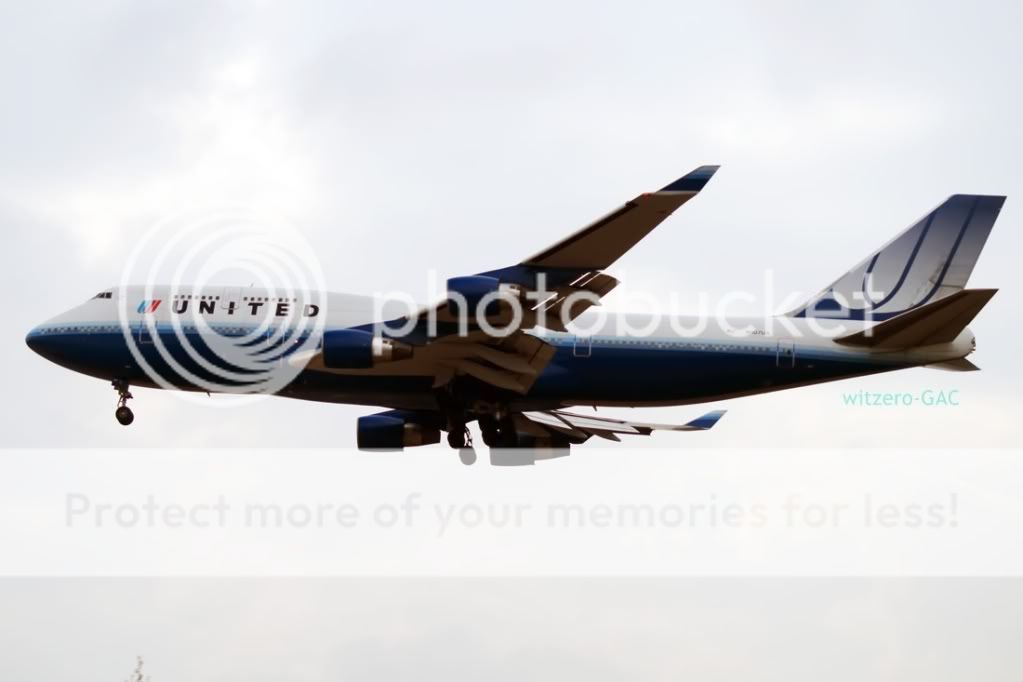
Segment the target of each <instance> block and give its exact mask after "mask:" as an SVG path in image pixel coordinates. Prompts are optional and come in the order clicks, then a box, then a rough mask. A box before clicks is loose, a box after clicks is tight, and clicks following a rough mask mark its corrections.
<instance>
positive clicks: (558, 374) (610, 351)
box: [27, 287, 974, 410]
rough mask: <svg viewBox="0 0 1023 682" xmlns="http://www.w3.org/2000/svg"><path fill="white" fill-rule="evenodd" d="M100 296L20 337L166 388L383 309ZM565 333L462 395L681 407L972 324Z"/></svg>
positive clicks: (853, 364) (332, 303)
mask: <svg viewBox="0 0 1023 682" xmlns="http://www.w3.org/2000/svg"><path fill="white" fill-rule="evenodd" d="M107 293H109V294H110V296H109V297H99V298H94V299H91V300H89V301H87V302H85V303H83V304H82V305H79V306H77V307H75V308H73V309H71V310H69V311H67V312H66V313H64V314H62V315H59V316H57V317H55V318H53V319H51V320H48V321H47V322H45V323H43V324H41V325H39V326H38V327H36V328H35V329H33V330H32V331H31V332H30V333H29V335H28V338H27V342H28V344H29V345H30V346H31V347H32V348H33V349H34V350H36V351H37V352H39V353H40V354H41V355H43V356H45V357H47V358H48V359H50V360H52V361H53V362H55V363H57V364H60V365H62V366H64V367H67V368H69V369H72V370H75V371H77V372H81V373H83V374H87V375H90V376H94V377H98V378H101V379H106V380H122V381H125V382H128V383H130V384H131V385H138V386H155V387H161V383H160V382H158V381H154V378H153V373H154V372H155V373H157V374H158V375H159V376H160V377H163V378H164V379H165V380H168V382H169V384H170V386H168V384H167V383H164V384H163V385H162V387H165V388H166V387H173V388H178V389H183V390H208V389H207V388H203V387H202V386H198V385H195V384H194V383H192V382H189V381H187V380H184V379H182V378H181V377H182V373H181V372H180V369H181V368H184V369H186V370H187V371H188V372H191V373H195V374H196V375H198V376H200V377H205V376H207V375H208V374H209V372H207V369H206V368H204V366H203V362H202V360H203V358H201V357H196V353H195V349H196V348H199V349H203V348H205V347H206V344H205V343H204V341H203V338H204V334H205V335H209V334H214V335H218V336H221V337H225V338H231V337H242V336H245V335H248V337H249V338H252V336H253V335H254V334H255V338H256V339H257V340H256V341H255V343H258V342H259V339H260V338H262V335H264V334H265V335H266V337H267V338H270V337H272V336H273V334H274V333H275V332H279V331H281V330H282V329H285V330H288V331H290V332H293V335H289V334H286V335H285V336H288V337H289V338H293V339H294V341H295V342H296V343H297V341H298V339H300V338H305V337H307V336H308V335H310V334H316V333H322V332H323V331H329V330H332V329H347V328H352V327H359V326H366V325H372V324H374V323H378V322H381V321H382V319H386V317H387V316H386V314H383V313H382V310H381V307H380V306H379V305H378V304H377V303H376V302H375V301H374V299H372V298H370V297H364V296H356V295H351V294H340V293H330V294H326V295H324V296H320V295H302V294H295V295H289V296H286V297H282V296H275V295H273V294H272V293H271V292H265V291H259V290H256V289H251V288H247V289H239V288H217V289H211V290H209V291H205V292H203V291H199V290H186V289H181V288H176V289H175V291H174V292H172V291H171V290H170V289H169V288H155V289H152V290H150V291H146V290H145V289H144V288H143V287H128V288H126V289H111V290H109V292H107ZM122 296H123V297H124V298H125V300H123V301H122V300H120V297H122ZM314 301H316V303H314ZM314 319H315V320H316V321H317V322H319V323H320V324H321V325H322V326H321V327H320V328H319V330H318V331H311V330H312V326H311V325H310V322H311V321H312V320H314ZM834 324H841V325H843V327H842V329H844V330H845V331H846V332H848V331H858V330H861V329H863V328H864V323H862V322H853V321H848V320H842V321H841V322H840V323H839V322H837V321H836V322H835V323H834ZM203 325H208V329H205V330H203V329H202V327H203ZM260 325H262V327H261V326H260ZM573 328H574V329H576V330H577V333H571V332H555V331H549V330H546V329H534V330H532V331H530V332H529V333H530V334H532V335H533V336H536V337H538V338H540V339H542V340H543V341H544V342H546V343H547V344H549V345H550V346H552V347H553V348H554V355H553V358H552V359H551V360H550V362H549V363H548V364H547V365H546V366H545V367H544V368H543V369H542V371H541V372H540V373H539V375H538V376H537V377H536V378H535V381H534V382H533V383H532V385H531V386H530V387H529V389H528V391H527V392H526V393H525V394H518V393H514V392H508V391H500V390H495V389H494V388H493V387H491V386H486V385H484V384H482V383H480V382H473V381H471V380H470V381H468V382H467V383H466V386H467V388H466V391H467V392H468V396H467V397H468V398H469V400H470V403H471V402H472V401H473V400H479V401H488V400H499V401H502V402H503V403H504V404H505V405H507V406H508V407H510V408H512V409H515V410H545V409H553V408H558V407H564V406H569V405H594V406H653V405H685V404H693V403H702V402H709V401H715V400H722V399H726V398H732V397H737V396H743V395H752V394H757V393H765V392H770V391H777V390H782V389H786V388H792V387H796V386H804V385H808V384H815V383H820V382H825V381H833V380H837V379H845V378H850V377H857V376H863V375H869V374H875V373H878V372H885V371H890V370H895V369H902V368H906V367H913V366H919V365H926V364H932V363H938V362H945V361H949V360H954V359H958V358H962V357H965V356H966V355H968V354H969V353H970V352H972V350H973V348H974V340H973V335H972V334H971V333H970V332H969V330H964V331H963V332H962V333H961V334H960V335H959V336H958V337H957V338H956V339H955V340H954V341H953V342H951V343H943V344H937V345H934V346H926V347H917V348H913V349H910V350H901V351H887V352H885V351H877V350H870V349H864V348H861V347H849V346H845V345H842V344H839V343H836V342H835V341H834V340H833V337H834V336H835V334H834V333H832V331H833V329H834V326H833V325H831V326H829V325H828V324H827V321H824V322H822V321H821V320H815V319H793V318H768V319H751V318H742V319H740V318H735V319H728V320H727V321H725V320H718V319H707V320H702V319H700V318H696V317H660V318H654V317H652V316H649V315H634V314H629V315H611V314H608V315H603V316H601V315H600V313H598V312H597V311H592V310H591V311H588V312H586V313H584V314H583V315H582V316H580V317H579V318H578V319H577V320H576V321H575V323H574V325H573ZM623 329H628V330H641V331H642V333H623V332H622V330H623ZM154 335H155V338H154ZM133 349H134V351H133ZM285 350H286V349H285ZM200 355H201V353H200ZM139 357H141V358H142V359H144V360H145V363H140V362H139ZM278 362H287V359H281V360H278ZM143 365H148V367H144V366H143ZM211 376H212V375H211ZM212 378H213V379H215V378H216V377H215V376H212ZM435 383H436V380H435V377H434V376H433V374H431V373H427V372H420V371H419V369H418V368H417V365H416V363H415V362H414V359H413V360H410V361H403V362H394V363H384V364H380V365H379V366H375V367H373V368H370V369H341V370H339V369H327V368H324V367H318V368H315V369H312V368H308V367H307V368H304V369H299V370H297V371H296V372H295V374H294V376H293V377H291V378H290V379H289V381H288V382H287V383H286V384H285V385H283V386H281V387H280V389H279V390H277V391H275V392H276V393H277V394H278V395H281V396H286V397H291V398H298V399H305V400H315V401H323V402H334V403H351V404H360V405H383V406H387V407H391V408H398V409H416V410H426V409H430V410H435V409H437V397H436V390H435ZM225 390H228V389H225Z"/></svg>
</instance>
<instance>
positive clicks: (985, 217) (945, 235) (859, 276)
mask: <svg viewBox="0 0 1023 682" xmlns="http://www.w3.org/2000/svg"><path fill="white" fill-rule="evenodd" d="M1003 203H1005V197H1004V196H984V195H977V194H953V195H952V196H950V197H949V198H948V199H946V200H945V203H943V204H941V206H938V207H937V208H936V209H934V210H933V211H931V212H930V213H928V214H927V215H926V216H924V217H923V218H921V219H920V221H919V222H917V223H916V224H915V225H913V226H912V227H910V228H909V229H908V230H906V231H905V232H903V233H902V234H900V235H899V236H897V237H896V238H895V239H893V240H892V241H890V242H888V243H887V244H885V245H884V246H882V247H881V248H880V249H878V250H877V251H876V252H875V253H873V254H872V255H870V256H869V257H868V258H867V259H866V260H864V261H863V262H862V263H860V264H859V265H857V266H856V267H855V268H853V269H852V270H850V271H849V272H847V273H846V274H844V275H842V277H840V278H839V279H838V280H836V281H835V282H834V283H832V284H831V286H829V287H828V288H827V289H825V290H824V291H822V292H821V293H819V294H818V295H817V296H815V297H813V298H811V299H810V300H809V301H808V302H807V303H806V304H805V305H803V306H802V307H800V308H798V309H796V310H794V311H792V312H791V313H789V315H791V316H793V317H826V318H832V319H841V320H863V319H872V320H886V319H888V318H890V317H894V316H895V315H900V314H902V313H905V312H907V311H910V310H913V309H915V308H919V307H920V306H922V305H926V304H927V303H930V302H933V301H938V300H941V299H943V298H945V297H947V296H950V295H951V294H954V293H956V292H957V291H962V289H963V287H965V286H966V281H967V280H968V279H969V277H970V273H971V272H973V266H974V265H975V264H976V262H977V258H978V257H979V256H980V251H981V249H983V248H984V242H986V241H987V237H988V234H990V232H991V227H992V226H993V225H994V224H995V219H996V218H997V217H998V212H999V211H1000V210H1001V208H1002V204H1003Z"/></svg>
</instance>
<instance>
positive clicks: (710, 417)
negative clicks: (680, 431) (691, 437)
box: [683, 410, 727, 431]
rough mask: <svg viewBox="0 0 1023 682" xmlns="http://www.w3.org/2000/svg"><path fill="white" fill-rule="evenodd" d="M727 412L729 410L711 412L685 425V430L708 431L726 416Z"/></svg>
mask: <svg viewBox="0 0 1023 682" xmlns="http://www.w3.org/2000/svg"><path fill="white" fill-rule="evenodd" d="M726 411H727V410H711V411H710V412H708V413H707V414H705V415H703V416H702V417H697V418H696V419H694V420H693V421H691V422H689V423H687V424H685V425H684V426H683V428H684V429H686V430H687V431H706V430H707V429H709V428H711V427H712V426H714V425H715V424H717V423H718V420H719V419H721V417H722V416H724V414H725V412H726Z"/></svg>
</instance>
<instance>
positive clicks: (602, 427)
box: [515, 410, 725, 443]
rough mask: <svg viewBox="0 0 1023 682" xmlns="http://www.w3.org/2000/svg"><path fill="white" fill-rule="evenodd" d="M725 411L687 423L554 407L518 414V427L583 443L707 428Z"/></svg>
mask: <svg viewBox="0 0 1023 682" xmlns="http://www.w3.org/2000/svg"><path fill="white" fill-rule="evenodd" d="M724 414H725V410H713V411H711V412H708V413H707V414H705V415H703V416H702V417H698V418H696V419H694V420H692V421H690V422H687V423H685V424H651V423H648V422H634V421H629V420H625V419H608V418H606V417H591V416H588V415H581V414H573V413H572V412H563V411H561V410H551V411H549V412H523V413H521V414H517V415H515V427H516V429H517V430H518V431H520V432H521V433H525V434H529V435H531V436H534V437H537V438H548V437H550V436H556V435H561V436H565V437H567V438H568V439H569V441H572V442H580V443H581V442H583V441H585V440H587V439H589V438H590V437H591V436H597V437H599V438H604V439H606V440H613V441H620V440H621V438H619V436H621V435H628V436H649V435H650V434H651V433H653V432H654V431H707V430H709V429H711V428H712V427H713V426H714V425H715V424H717V422H718V420H719V419H721V417H722V416H724Z"/></svg>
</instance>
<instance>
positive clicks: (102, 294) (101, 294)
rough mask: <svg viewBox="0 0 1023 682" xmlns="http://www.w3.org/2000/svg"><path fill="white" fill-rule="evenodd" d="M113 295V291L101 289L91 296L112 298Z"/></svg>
mask: <svg viewBox="0 0 1023 682" xmlns="http://www.w3.org/2000/svg"><path fill="white" fill-rule="evenodd" d="M113 297H114V292H112V291H101V292H99V293H98V294H96V295H95V296H93V298H113Z"/></svg>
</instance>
